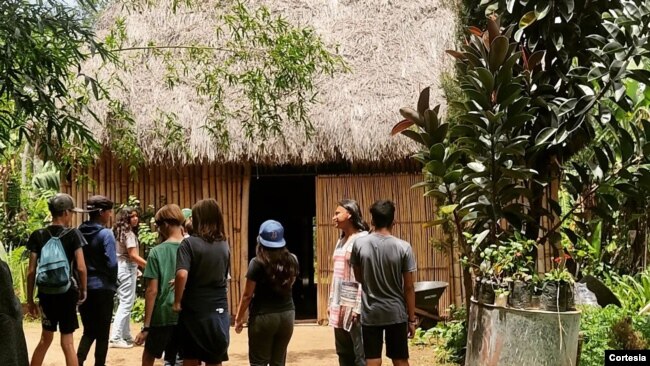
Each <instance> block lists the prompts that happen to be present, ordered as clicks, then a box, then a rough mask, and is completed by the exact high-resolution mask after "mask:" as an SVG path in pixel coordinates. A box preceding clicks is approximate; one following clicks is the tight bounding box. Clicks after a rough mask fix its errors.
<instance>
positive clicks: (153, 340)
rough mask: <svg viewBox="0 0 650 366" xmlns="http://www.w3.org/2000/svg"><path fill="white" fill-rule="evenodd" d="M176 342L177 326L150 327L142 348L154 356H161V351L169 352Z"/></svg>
mask: <svg viewBox="0 0 650 366" xmlns="http://www.w3.org/2000/svg"><path fill="white" fill-rule="evenodd" d="M177 342H178V328H176V326H175V325H168V326H161V327H150V328H149V334H147V341H146V342H145V344H144V350H145V351H147V353H148V354H150V355H152V356H153V357H154V358H161V357H162V354H163V352H170V351H169V349H170V345H171V346H172V348H174V346H176V345H177Z"/></svg>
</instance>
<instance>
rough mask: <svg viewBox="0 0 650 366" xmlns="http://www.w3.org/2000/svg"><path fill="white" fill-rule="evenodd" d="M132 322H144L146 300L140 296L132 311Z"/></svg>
mask: <svg viewBox="0 0 650 366" xmlns="http://www.w3.org/2000/svg"><path fill="white" fill-rule="evenodd" d="M131 320H133V321H134V322H136V323H142V322H143V321H144V298H142V297H139V296H138V297H137V298H136V299H135V303H134V304H133V309H132V310H131Z"/></svg>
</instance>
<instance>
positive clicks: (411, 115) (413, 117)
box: [399, 107, 426, 128]
mask: <svg viewBox="0 0 650 366" xmlns="http://www.w3.org/2000/svg"><path fill="white" fill-rule="evenodd" d="M399 113H400V114H401V115H402V117H404V118H406V119H408V120H409V121H412V122H413V123H415V124H416V125H418V126H420V127H422V128H426V126H425V125H424V121H423V120H422V119H421V118H420V114H419V113H418V111H416V110H415V109H413V108H411V107H404V108H400V109H399Z"/></svg>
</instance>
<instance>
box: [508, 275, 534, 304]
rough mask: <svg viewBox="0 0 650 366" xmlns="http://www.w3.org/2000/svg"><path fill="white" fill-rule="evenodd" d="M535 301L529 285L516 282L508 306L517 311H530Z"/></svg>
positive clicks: (513, 284)
mask: <svg viewBox="0 0 650 366" xmlns="http://www.w3.org/2000/svg"><path fill="white" fill-rule="evenodd" d="M532 301H533V289H532V287H531V285H530V284H529V283H526V282H524V281H520V280H516V281H515V282H513V283H512V290H511V292H510V296H509V297H508V304H509V305H510V307H513V308H515V309H530V308H531V307H532Z"/></svg>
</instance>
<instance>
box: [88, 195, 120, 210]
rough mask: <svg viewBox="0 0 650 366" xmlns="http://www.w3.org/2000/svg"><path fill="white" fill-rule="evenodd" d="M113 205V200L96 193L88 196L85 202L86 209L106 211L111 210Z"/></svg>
mask: <svg viewBox="0 0 650 366" xmlns="http://www.w3.org/2000/svg"><path fill="white" fill-rule="evenodd" d="M113 206H114V204H113V201H111V200H109V199H108V198H106V197H105V196H100V195H96V196H92V197H90V198H88V201H87V202H86V211H88V212H93V211H100V210H104V211H107V210H112V209H113Z"/></svg>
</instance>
